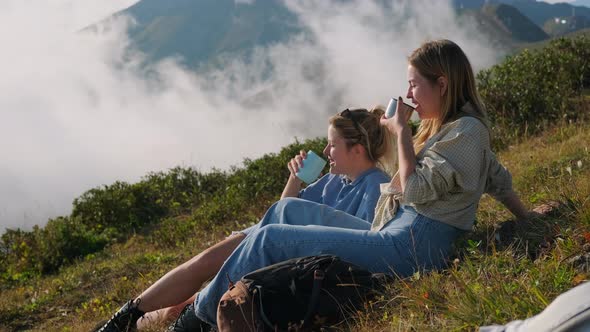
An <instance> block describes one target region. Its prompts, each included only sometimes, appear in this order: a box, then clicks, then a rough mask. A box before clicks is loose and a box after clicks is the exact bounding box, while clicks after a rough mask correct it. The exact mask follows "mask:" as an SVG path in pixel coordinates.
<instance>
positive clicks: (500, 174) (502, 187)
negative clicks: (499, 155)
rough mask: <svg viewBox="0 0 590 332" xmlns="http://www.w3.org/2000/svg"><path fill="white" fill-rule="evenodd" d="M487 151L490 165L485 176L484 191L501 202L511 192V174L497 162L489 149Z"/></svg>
mask: <svg viewBox="0 0 590 332" xmlns="http://www.w3.org/2000/svg"><path fill="white" fill-rule="evenodd" d="M488 153H489V154H490V155H489V157H490V167H489V170H488V174H487V178H486V187H485V193H486V194H489V195H491V196H492V197H494V198H495V199H497V200H499V201H500V202H503V201H504V200H505V199H506V197H507V195H508V194H510V193H511V192H512V175H511V174H510V172H509V171H508V170H507V169H506V168H505V167H504V166H502V164H500V162H498V160H497V159H496V156H495V155H494V154H493V153H492V152H491V151H488Z"/></svg>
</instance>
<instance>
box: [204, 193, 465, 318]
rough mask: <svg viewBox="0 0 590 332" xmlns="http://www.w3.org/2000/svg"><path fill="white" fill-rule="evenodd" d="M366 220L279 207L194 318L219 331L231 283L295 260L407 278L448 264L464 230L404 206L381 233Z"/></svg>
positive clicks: (312, 208)
mask: <svg viewBox="0 0 590 332" xmlns="http://www.w3.org/2000/svg"><path fill="white" fill-rule="evenodd" d="M370 228H371V224H370V223H369V222H367V221H366V220H363V219H360V218H358V217H355V216H351V215H349V214H347V213H345V212H342V211H339V210H336V209H334V208H331V207H329V206H326V205H322V204H317V203H314V202H310V201H306V200H301V199H296V198H289V199H283V200H280V201H279V202H277V203H275V204H274V205H273V206H272V207H271V208H270V209H269V210H268V211H267V213H266V215H265V216H264V218H263V220H262V221H261V223H260V224H258V225H256V227H255V228H253V229H251V232H250V233H249V234H248V235H247V236H246V238H245V239H244V240H243V241H242V243H240V245H239V246H238V247H237V248H236V249H235V250H234V252H233V253H232V254H231V255H230V257H229V258H228V259H227V260H226V261H225V263H224V264H223V266H222V267H221V270H220V271H219V272H218V273H217V276H216V277H215V278H214V279H213V280H212V281H211V283H209V284H208V285H207V286H206V287H205V288H204V289H203V290H202V291H201V292H200V293H199V294H198V296H197V298H196V300H195V311H196V315H197V316H198V317H199V318H201V319H202V320H203V321H205V322H207V323H209V324H211V325H213V326H215V325H216V315H217V305H218V303H219V300H220V299H221V296H222V295H223V293H225V291H227V289H228V286H229V280H228V278H229V279H231V280H232V281H234V282H235V281H237V280H239V279H240V278H241V277H242V276H244V275H245V274H247V273H249V272H252V271H254V270H256V269H259V268H262V267H265V266H269V265H271V264H275V263H278V262H282V261H284V260H287V259H290V258H296V257H303V256H310V255H319V254H332V255H337V256H339V257H341V258H342V259H344V260H346V261H349V262H351V263H354V264H356V265H358V266H360V267H363V268H365V269H367V270H369V271H371V272H386V273H391V274H395V275H398V276H400V277H406V276H409V275H411V274H412V273H414V272H415V271H421V270H430V269H435V268H440V267H442V266H443V265H444V263H445V260H446V257H447V256H448V252H449V250H450V248H451V245H452V243H453V241H454V240H455V239H456V238H457V236H459V235H460V234H461V233H462V232H463V231H462V230H459V229H458V228H455V227H452V226H450V225H447V224H444V223H442V222H439V221H436V220H432V219H429V218H427V217H425V216H423V215H420V214H418V213H417V212H416V211H415V210H414V209H413V208H412V207H410V206H403V205H402V206H401V207H400V209H399V210H398V211H397V213H396V215H395V217H394V218H393V219H392V220H391V221H389V222H388V223H387V224H386V225H385V226H384V227H383V228H382V229H381V231H379V232H371V231H370Z"/></svg>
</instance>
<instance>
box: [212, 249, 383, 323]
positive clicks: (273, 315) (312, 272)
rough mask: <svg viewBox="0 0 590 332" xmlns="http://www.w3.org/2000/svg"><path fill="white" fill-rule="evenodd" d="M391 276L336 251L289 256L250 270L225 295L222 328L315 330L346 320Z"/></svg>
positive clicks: (219, 314)
mask: <svg viewBox="0 0 590 332" xmlns="http://www.w3.org/2000/svg"><path fill="white" fill-rule="evenodd" d="M389 280H390V277H389V276H387V275H385V274H383V273H371V272H369V271H367V270H364V269H362V268H360V267H358V266H356V265H354V264H352V263H348V262H346V261H343V260H341V259H340V258H338V257H337V256H333V255H319V256H309V257H303V258H295V259H290V260H287V261H284V262H281V263H277V264H274V265H271V266H268V267H265V268H262V269H259V270H256V271H254V272H251V273H249V274H247V275H245V276H244V277H243V278H242V279H241V280H240V281H239V282H237V283H236V284H233V285H230V289H229V290H228V291H227V292H226V293H225V294H224V295H223V297H222V298H221V300H220V302H219V307H218V311H217V324H218V329H219V331H220V332H229V331H231V332H237V331H257V332H262V331H311V330H318V329H320V328H322V327H326V326H330V325H333V324H336V323H338V322H340V321H342V320H343V319H344V318H345V315H346V314H347V313H350V312H355V311H356V310H359V309H362V308H363V305H364V303H365V301H367V300H369V299H370V298H372V297H373V296H374V295H376V294H378V293H379V292H380V291H383V289H384V286H385V284H386V283H387V281H389Z"/></svg>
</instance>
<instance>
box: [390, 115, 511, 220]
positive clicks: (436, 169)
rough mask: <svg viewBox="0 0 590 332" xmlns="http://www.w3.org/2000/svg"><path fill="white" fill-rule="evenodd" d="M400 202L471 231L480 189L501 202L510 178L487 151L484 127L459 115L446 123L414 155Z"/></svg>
mask: <svg viewBox="0 0 590 332" xmlns="http://www.w3.org/2000/svg"><path fill="white" fill-rule="evenodd" d="M416 159H417V164H416V170H415V171H414V172H413V173H412V174H411V175H410V176H409V177H408V180H407V183H406V187H405V191H404V193H403V195H402V198H401V203H402V204H407V205H410V206H413V207H414V208H415V209H416V211H417V212H418V213H420V214H422V215H425V216H427V217H429V218H432V219H435V220H439V221H442V222H444V223H447V224H449V225H451V226H454V227H457V228H460V229H464V230H470V229H471V228H472V227H473V222H474V220H475V212H476V211H477V206H478V204H479V200H480V198H481V196H482V194H483V193H488V194H490V195H492V196H493V197H494V198H496V199H497V200H499V201H504V199H505V197H506V195H507V194H509V193H510V192H511V191H512V176H511V175H510V173H509V172H508V170H507V169H506V168H504V166H502V165H501V164H500V163H499V162H498V160H497V159H496V156H495V155H494V153H493V152H492V151H491V149H490V135H489V131H488V128H487V127H486V126H485V125H484V124H483V123H482V122H481V121H480V120H478V119H477V118H475V117H471V116H463V117H461V118H459V119H458V120H455V121H453V122H450V123H447V124H445V125H443V126H442V128H441V130H440V131H439V132H438V133H437V134H435V135H433V136H432V137H431V138H430V139H429V140H428V141H426V143H425V145H424V148H423V149H422V150H421V151H420V152H419V153H418V155H417V156H416Z"/></svg>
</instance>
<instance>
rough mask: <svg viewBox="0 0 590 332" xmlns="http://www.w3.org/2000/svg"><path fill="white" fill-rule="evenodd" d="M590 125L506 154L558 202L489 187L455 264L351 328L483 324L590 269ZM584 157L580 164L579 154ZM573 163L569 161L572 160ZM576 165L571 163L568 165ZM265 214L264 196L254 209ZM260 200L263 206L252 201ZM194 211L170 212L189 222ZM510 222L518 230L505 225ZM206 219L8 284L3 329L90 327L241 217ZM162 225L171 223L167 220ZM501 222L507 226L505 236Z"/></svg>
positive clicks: (402, 288) (527, 180)
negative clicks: (517, 197) (493, 194)
mask: <svg viewBox="0 0 590 332" xmlns="http://www.w3.org/2000/svg"><path fill="white" fill-rule="evenodd" d="M587 142H590V125H588V124H569V125H565V126H562V127H559V128H555V129H553V130H550V131H548V132H546V133H544V134H543V135H541V136H539V137H536V138H531V139H528V140H525V141H524V142H523V143H520V144H518V145H515V146H512V147H510V148H509V149H507V150H506V151H504V152H502V153H500V154H499V158H500V160H501V161H502V162H503V163H504V164H505V165H506V166H507V167H508V168H509V169H510V170H511V172H512V174H513V178H514V185H515V188H516V189H517V191H518V192H519V193H520V194H521V195H522V197H523V199H524V200H525V202H527V203H528V204H529V206H531V207H533V206H534V205H536V204H540V203H542V202H544V201H549V200H556V201H560V202H562V203H563V204H562V206H561V207H560V208H559V209H557V211H556V213H555V214H553V215H551V216H549V217H547V218H545V219H543V220H535V221H534V222H529V223H514V222H513V221H511V219H510V218H511V216H510V214H509V213H508V212H507V211H505V210H504V209H503V208H502V207H501V206H500V205H499V204H498V203H496V202H495V201H493V200H492V199H490V198H489V197H484V199H482V201H481V204H480V209H479V212H478V215H477V226H476V228H475V230H474V232H472V233H470V234H469V235H467V236H466V237H465V238H463V239H461V240H460V241H458V243H457V250H456V253H455V256H454V257H453V259H454V261H453V263H452V264H451V267H450V268H449V269H447V270H444V271H440V272H434V273H429V274H416V275H414V276H413V277H412V278H408V279H405V280H399V281H397V282H395V283H392V284H391V285H390V288H389V290H388V291H387V292H386V293H384V294H383V296H382V297H381V298H380V299H379V300H378V301H375V302H374V303H371V304H369V305H368V310H366V311H364V312H361V313H359V314H358V315H357V316H356V317H352V318H351V319H350V320H349V321H348V322H346V323H344V324H343V325H342V326H341V328H342V329H343V330H355V331H356V330H362V331H406V330H420V331H421V330H432V331H435V330H449V331H452V330H475V329H476V328H477V326H479V325H481V324H491V323H503V322H507V321H510V320H512V319H516V318H525V317H527V316H530V315H533V314H535V313H538V312H539V311H541V310H542V309H543V308H544V307H545V306H546V304H547V303H549V302H550V301H551V300H552V299H553V298H555V297H556V296H557V295H558V294H560V293H562V292H564V291H565V290H567V289H569V288H571V287H573V286H574V285H576V284H577V283H579V282H581V281H582V280H586V279H588V277H589V276H590V273H589V272H590V271H588V267H587V266H586V267H581V268H580V267H576V264H575V262H572V261H571V258H572V257H575V256H576V255H577V254H581V253H583V252H587V251H590V242H589V241H590V200H589V198H588V197H590V144H589V143H587ZM579 165H580V166H579ZM568 168H570V171H568ZM570 173H571V174H570ZM255 210H256V212H252V213H255V214H257V215H259V216H260V215H261V214H262V213H263V208H261V207H258V208H256V209H255ZM253 211H254V210H253ZM190 219H191V216H190V215H179V216H177V217H173V218H170V219H169V220H168V222H169V223H170V222H176V223H179V224H182V223H183V222H186V221H187V220H190ZM500 225H511V226H512V228H510V231H504V232H502V231H501V229H500V230H498V228H499V226H500ZM244 226H245V225H242V224H239V223H237V224H236V222H228V223H226V224H223V225H217V226H215V227H211V226H203V225H200V224H197V225H194V226H192V228H190V229H187V230H186V231H187V232H189V234H188V235H187V236H186V237H185V239H184V240H183V241H179V242H178V243H174V244H172V243H170V242H166V244H165V245H162V244H159V241H158V239H159V237H158V236H157V235H155V234H158V233H157V230H158V228H157V227H155V228H153V229H152V230H151V231H150V232H147V233H146V234H144V235H136V236H133V237H131V238H130V239H128V240H127V241H125V242H123V243H118V244H114V245H111V246H109V247H107V249H105V250H103V251H101V252H98V253H95V254H90V255H87V256H86V257H85V258H83V259H79V260H78V261H76V262H75V264H72V265H68V266H65V267H62V268H61V269H60V270H59V271H58V272H56V273H54V274H52V275H45V276H38V277H33V278H32V279H29V280H28V281H24V282H22V283H20V284H19V283H17V284H14V285H12V286H6V285H5V286H4V287H3V289H2V297H0V321H1V322H3V324H1V325H0V326H2V327H0V330H2V331H11V330H27V329H30V330H32V331H82V330H89V329H90V328H92V327H93V326H94V324H95V323H96V322H98V321H99V320H101V319H105V318H107V317H108V316H109V315H111V314H112V313H113V312H114V310H116V308H117V307H118V306H119V305H121V304H122V303H123V302H125V301H126V300H127V299H129V298H131V297H133V296H134V295H137V294H138V293H140V292H141V291H142V290H143V289H145V288H146V287H147V286H149V285H150V284H151V283H153V282H154V281H156V280H157V279H158V278H159V277H160V276H162V275H163V274H164V273H166V272H167V271H168V270H170V269H171V268H172V267H174V266H176V265H178V264H179V263H181V262H184V261H185V260H187V259H188V258H190V257H192V256H193V255H195V254H197V253H198V252H199V251H200V250H202V249H203V248H206V247H207V246H209V245H211V244H213V243H214V242H216V241H218V240H219V239H221V238H222V237H223V236H224V235H225V234H227V232H229V231H230V230H232V229H237V228H241V227H244ZM160 227H162V228H163V229H165V228H166V227H170V226H166V223H165V222H164V223H163V224H162V225H161V226H160ZM496 233H499V234H500V235H502V237H501V241H497V240H496V235H495V234H496Z"/></svg>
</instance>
